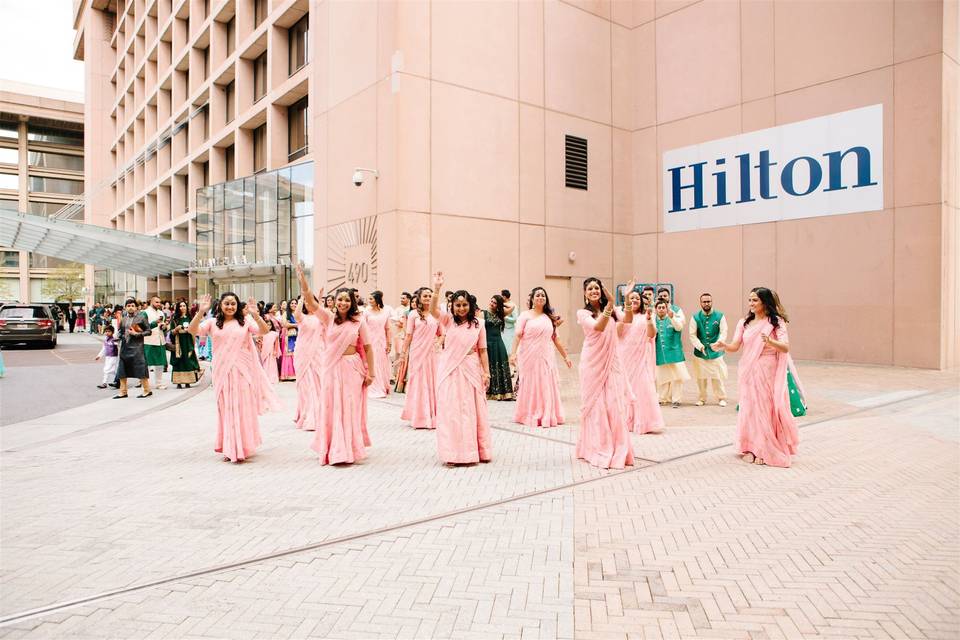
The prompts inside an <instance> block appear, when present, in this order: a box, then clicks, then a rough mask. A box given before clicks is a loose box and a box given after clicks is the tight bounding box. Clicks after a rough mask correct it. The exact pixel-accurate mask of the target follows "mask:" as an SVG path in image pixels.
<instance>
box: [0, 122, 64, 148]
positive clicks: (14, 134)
mask: <svg viewBox="0 0 960 640" xmlns="http://www.w3.org/2000/svg"><path fill="white" fill-rule="evenodd" d="M19 137H20V132H19V125H18V124H17V122H15V121H12V120H0V138H10V139H13V140H16V139H17V138H19ZM27 140H29V141H33V142H47V143H49V144H63V145H67V146H70V147H79V148H81V149H82V148H83V131H79V130H77V131H72V130H69V129H54V128H52V127H44V126H41V125H36V124H32V123H27Z"/></svg>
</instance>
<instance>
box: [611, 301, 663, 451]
mask: <svg viewBox="0 0 960 640" xmlns="http://www.w3.org/2000/svg"><path fill="white" fill-rule="evenodd" d="M627 291H629V293H628V294H627V302H626V305H625V308H624V321H623V322H621V323H620V324H619V325H617V333H618V337H619V345H620V346H619V348H620V362H621V363H623V371H624V374H625V380H626V381H627V384H628V385H630V386H631V388H632V389H633V395H634V396H635V397H636V402H632V403H629V404H628V405H627V416H626V417H627V428H628V429H629V430H630V431H632V432H634V433H660V432H661V431H662V430H663V426H664V424H663V412H661V411H660V402H659V398H658V396H657V371H656V369H657V351H656V343H655V340H656V337H657V325H656V324H655V322H654V320H653V306H652V305H651V304H650V303H649V302H648V301H647V299H645V298H644V297H643V296H642V295H641V294H640V292H639V291H634V290H633V287H631V288H629V289H627ZM651 298H652V296H651Z"/></svg>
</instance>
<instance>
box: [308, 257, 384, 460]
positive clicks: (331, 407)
mask: <svg viewBox="0 0 960 640" xmlns="http://www.w3.org/2000/svg"><path fill="white" fill-rule="evenodd" d="M302 274H303V271H302V269H298V272H297V275H298V276H299V277H300V286H301V287H305V289H304V296H303V297H304V300H305V301H306V302H305V304H306V305H307V308H308V310H309V311H310V313H311V314H315V315H316V316H318V317H319V319H320V324H321V325H322V326H323V327H324V339H323V353H322V355H321V357H320V372H321V373H320V392H321V401H320V417H319V421H318V423H317V429H316V431H317V432H316V435H315V436H314V438H313V444H312V445H311V448H312V449H313V450H314V451H316V452H317V455H318V456H319V458H320V464H352V463H354V462H357V461H359V460H363V459H364V458H365V457H367V452H366V448H365V447H369V446H370V436H369V435H368V434H367V394H366V390H365V389H364V387H367V386H369V385H370V384H371V383H372V382H373V381H374V379H375V377H374V372H373V368H372V366H367V365H368V363H369V364H371V365H372V363H373V350H372V349H371V347H370V337H369V336H368V335H367V321H366V319H365V318H364V317H363V315H362V314H361V313H360V310H359V309H358V308H357V298H356V296H355V295H354V293H353V291H351V290H350V289H345V288H341V289H337V292H336V301H335V307H334V308H335V312H334V313H330V312H329V311H327V310H326V309H323V308H321V307H320V305H319V303H318V302H317V301H316V299H315V298H314V297H313V294H312V293H310V289H309V285H308V283H307V282H306V278H305V277H303V275H302ZM304 317H306V316H304ZM358 344H359V345H360V346H361V347H362V351H358V349H357V345H358ZM361 353H362V354H363V355H361Z"/></svg>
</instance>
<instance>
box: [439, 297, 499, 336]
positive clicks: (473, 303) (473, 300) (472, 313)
mask: <svg viewBox="0 0 960 640" xmlns="http://www.w3.org/2000/svg"><path fill="white" fill-rule="evenodd" d="M458 298H463V299H464V300H466V301H467V304H469V305H470V309H469V310H468V311H467V315H466V316H465V317H463V318H461V317H460V316H458V315H457V314H455V313H453V314H452V315H453V322H454V324H463V323H464V322H466V323H467V324H469V325H471V326H474V327H475V326H477V325H479V324H480V322H479V321H478V320H477V297H476V296H475V295H473V294H471V293H470V292H469V291H466V290H464V289H460V290H459V291H454V292H453V297H452V298H450V308H451V309H453V304H454V303H455V302H456V301H457V299H458ZM501 300H502V299H501ZM501 311H502V309H501Z"/></svg>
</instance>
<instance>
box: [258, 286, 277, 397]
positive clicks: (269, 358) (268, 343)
mask: <svg viewBox="0 0 960 640" xmlns="http://www.w3.org/2000/svg"><path fill="white" fill-rule="evenodd" d="M276 313H277V305H275V304H274V303H272V302H268V303H266V304H264V305H263V320H264V322H266V323H267V326H268V327H269V328H270V329H269V331H267V332H266V333H265V334H263V337H261V338H260V345H259V348H260V366H262V367H263V370H264V372H266V374H267V380H269V381H270V384H271V385H275V384H277V383H278V382H280V357H281V355H282V354H281V353H280V330H281V327H280V321H279V320H278V319H277V316H276Z"/></svg>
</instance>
